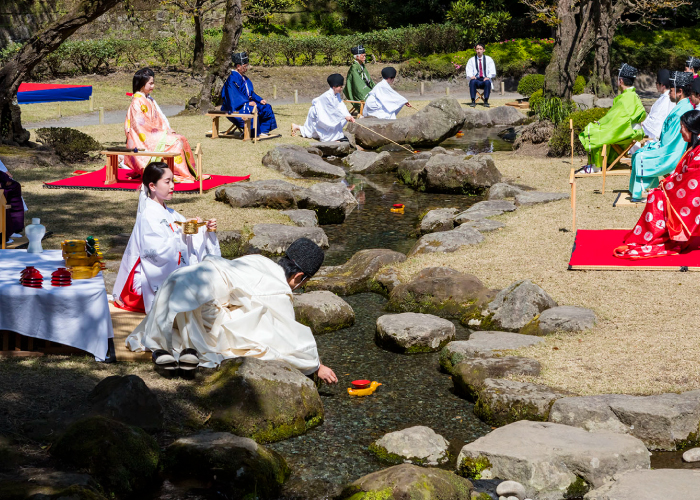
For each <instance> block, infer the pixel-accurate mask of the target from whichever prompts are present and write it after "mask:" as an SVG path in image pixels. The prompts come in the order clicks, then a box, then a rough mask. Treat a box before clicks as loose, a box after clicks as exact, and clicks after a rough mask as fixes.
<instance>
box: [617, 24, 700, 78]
mask: <svg viewBox="0 0 700 500" xmlns="http://www.w3.org/2000/svg"><path fill="white" fill-rule="evenodd" d="M699 54H700V27H693V28H678V29H674V30H654V31H649V30H643V29H639V30H635V31H633V32H631V33H629V34H627V35H617V36H615V39H614V40H613V45H612V60H613V64H615V65H618V64H619V63H620V62H626V63H627V64H630V65H632V66H634V67H635V68H637V69H639V70H641V71H648V72H652V73H654V74H656V72H657V71H658V70H659V68H668V69H670V70H682V69H683V68H684V67H685V61H686V59H687V58H688V56H690V55H694V56H696V57H697V56H698V55H699Z"/></svg>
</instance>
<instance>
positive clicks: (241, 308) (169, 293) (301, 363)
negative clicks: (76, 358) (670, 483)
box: [126, 238, 338, 383]
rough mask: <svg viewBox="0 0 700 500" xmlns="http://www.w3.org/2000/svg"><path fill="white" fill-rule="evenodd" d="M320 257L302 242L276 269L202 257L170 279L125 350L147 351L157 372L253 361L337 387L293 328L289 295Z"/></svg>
mask: <svg viewBox="0 0 700 500" xmlns="http://www.w3.org/2000/svg"><path fill="white" fill-rule="evenodd" d="M323 258H324V254H323V250H321V249H320V248H319V247H318V246H317V245H316V244H315V243H314V242H313V241H311V240H309V239H307V238H300V239H298V240H297V241H295V242H294V243H292V244H291V245H290V246H289V248H288V249H287V252H286V254H285V256H284V257H282V259H280V262H279V264H277V263H275V262H273V261H272V260H270V259H268V258H267V257H263V256H262V255H246V256H244V257H241V258H238V259H234V260H227V259H224V258H222V257H216V256H207V257H206V258H205V259H204V260H203V261H202V262H200V263H199V264H196V265H193V266H189V267H185V268H181V269H178V270H177V271H175V272H174V273H172V274H171V275H170V277H169V278H168V279H167V280H166V281H165V283H163V285H162V286H161V288H160V289H159V290H158V293H157V294H156V297H155V301H154V303H153V307H152V308H151V310H150V312H149V313H148V315H147V316H146V318H145V319H144V320H143V321H142V322H141V324H139V326H138V327H136V329H135V330H134V331H133V332H132V333H131V335H129V337H128V338H127V339H126V345H127V347H128V348H129V349H131V350H132V351H136V352H141V351H144V350H150V351H152V352H153V361H154V362H155V363H156V365H157V366H158V367H160V368H162V369H177V368H180V369H185V370H186V369H194V368H196V367H197V366H202V367H205V368H215V367H216V366H218V365H220V364H221V362H222V361H223V360H225V359H229V358H235V357H239V356H253V357H256V358H258V359H262V360H273V359H280V360H283V361H286V362H288V363H289V364H290V365H292V366H293V367H294V368H297V369H298V370H299V371H301V372H302V373H303V374H305V375H311V374H313V373H318V376H319V378H320V379H321V380H323V381H324V382H326V383H336V382H337V381H338V379H337V377H336V376H335V373H333V370H331V369H330V368H328V367H327V366H324V365H322V364H321V361H320V359H319V356H318V350H317V348H316V340H315V339H314V336H313V333H311V329H310V328H309V327H307V326H304V325H302V324H300V323H297V322H296V320H295V316H294V305H293V301H292V291H293V290H294V289H296V288H298V287H299V286H301V285H302V284H303V283H304V282H305V281H306V280H307V279H309V278H311V277H312V276H313V275H314V274H315V273H316V271H318V269H319V268H320V267H321V264H322V263H323Z"/></svg>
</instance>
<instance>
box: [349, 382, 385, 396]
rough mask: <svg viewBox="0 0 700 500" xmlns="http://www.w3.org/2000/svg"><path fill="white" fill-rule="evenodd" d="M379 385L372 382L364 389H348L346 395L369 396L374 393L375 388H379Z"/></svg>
mask: <svg viewBox="0 0 700 500" xmlns="http://www.w3.org/2000/svg"><path fill="white" fill-rule="evenodd" d="M380 385H382V384H380V383H379V382H377V381H372V383H371V384H369V387H368V388H366V389H350V388H349V387H348V394H349V395H350V396H369V395H370V394H372V393H373V392H374V391H376V390H377V387H379V386H380Z"/></svg>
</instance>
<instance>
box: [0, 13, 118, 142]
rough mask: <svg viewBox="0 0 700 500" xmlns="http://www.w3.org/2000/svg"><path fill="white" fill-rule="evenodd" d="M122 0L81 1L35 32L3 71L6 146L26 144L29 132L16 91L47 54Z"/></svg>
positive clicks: (0, 123)
mask: <svg viewBox="0 0 700 500" xmlns="http://www.w3.org/2000/svg"><path fill="white" fill-rule="evenodd" d="M119 2H120V0H82V1H81V2H80V4H79V5H78V6H77V7H76V8H75V10H74V11H73V12H70V13H68V14H66V15H64V16H63V17H61V18H60V19H58V20H56V21H54V22H52V23H51V24H50V25H49V26H48V27H46V28H44V29H43V30H41V31H39V32H38V33H36V34H35V35H34V36H32V37H31V38H30V39H29V41H28V42H27V43H26V44H25V45H24V47H22V50H20V52H19V53H18V54H17V55H16V56H15V57H13V58H12V59H10V60H9V61H8V62H7V63H5V65H4V66H3V67H2V68H0V137H1V138H2V142H3V143H5V144H25V143H26V142H27V141H29V132H27V131H26V130H24V128H23V127H22V118H21V112H20V108H19V106H18V105H17V100H16V98H17V89H18V88H19V85H20V83H22V81H23V80H25V79H26V78H27V76H28V75H29V73H31V71H32V70H33V69H34V67H35V66H36V65H37V64H39V62H40V61H41V60H42V59H43V58H44V57H46V56H47V55H48V54H50V53H51V52H53V51H54V50H56V49H57V48H58V47H59V46H60V45H61V44H62V43H63V41H64V40H65V39H66V38H68V37H69V36H71V35H72V34H73V33H75V31H76V30H77V29H78V28H80V27H81V26H84V25H85V24H87V23H89V22H91V21H93V20H94V19H96V18H98V17H100V16H101V15H102V14H104V13H105V12H107V11H108V10H109V9H111V8H112V7H114V6H115V5H117V4H118V3H119Z"/></svg>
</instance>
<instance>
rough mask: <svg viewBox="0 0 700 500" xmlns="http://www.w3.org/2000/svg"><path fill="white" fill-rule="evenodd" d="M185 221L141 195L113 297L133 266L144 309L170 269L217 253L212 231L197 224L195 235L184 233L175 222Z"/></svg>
mask: <svg viewBox="0 0 700 500" xmlns="http://www.w3.org/2000/svg"><path fill="white" fill-rule="evenodd" d="M186 220H187V219H185V218H184V217H183V216H182V215H180V214H179V213H178V212H176V211H175V210H173V209H172V208H168V207H164V206H163V205H161V204H160V203H158V202H157V201H154V200H152V199H150V198H147V197H145V195H144V197H143V198H142V199H141V200H140V203H139V213H138V215H137V216H136V223H135V224H134V229H133V231H132V232H131V237H130V238H129V243H128V244H127V246H126V250H125V252H124V255H123V256H122V262H121V265H120V266H119V274H118V275H117V280H116V281H115V283H114V290H113V291H112V295H113V296H114V300H118V299H119V298H120V297H121V294H122V290H123V289H124V285H125V284H126V281H127V279H128V278H129V274H130V273H131V270H132V269H134V267H136V270H135V272H134V289H135V291H136V292H138V293H140V294H141V296H142V297H143V305H144V307H145V309H146V312H148V311H149V310H150V309H151V305H152V304H153V299H154V297H155V294H156V292H157V291H158V288H160V286H161V285H162V283H163V282H164V281H165V280H166V279H167V277H168V276H170V274H171V273H172V272H173V271H175V270H176V269H179V268H181V267H185V266H189V265H192V264H196V263H198V262H201V261H202V260H203V259H204V257H205V256H207V255H221V249H220V248H219V240H218V239H217V237H216V233H214V232H209V231H207V230H206V227H200V228H199V232H198V233H197V234H185V233H184V232H183V229H182V227H180V226H178V225H177V224H175V221H180V222H184V221H186ZM139 258H140V259H141V262H139V264H138V266H137V265H136V262H137V261H138V260H139Z"/></svg>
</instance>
